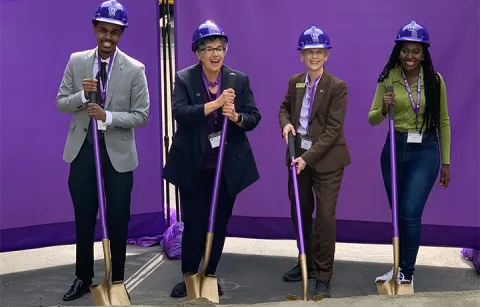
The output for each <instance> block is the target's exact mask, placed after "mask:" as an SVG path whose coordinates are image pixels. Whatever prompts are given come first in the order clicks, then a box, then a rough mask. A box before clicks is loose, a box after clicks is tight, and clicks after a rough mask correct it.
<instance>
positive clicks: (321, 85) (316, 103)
mask: <svg viewBox="0 0 480 307" xmlns="http://www.w3.org/2000/svg"><path fill="white" fill-rule="evenodd" d="M329 84H330V74H329V73H328V72H327V70H326V69H325V68H323V75H322V78H320V81H319V82H318V86H317V89H316V91H315V98H314V99H313V106H312V113H311V115H310V120H309V124H310V123H311V122H312V118H314V116H315V114H316V113H317V111H318V109H319V108H320V105H321V104H322V100H323V98H324V97H325V94H326V93H327V88H328V85H329Z"/></svg>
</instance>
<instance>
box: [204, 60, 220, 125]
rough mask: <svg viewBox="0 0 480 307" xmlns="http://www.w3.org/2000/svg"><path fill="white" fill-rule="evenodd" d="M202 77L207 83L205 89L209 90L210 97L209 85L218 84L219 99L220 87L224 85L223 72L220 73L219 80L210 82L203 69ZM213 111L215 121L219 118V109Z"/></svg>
mask: <svg viewBox="0 0 480 307" xmlns="http://www.w3.org/2000/svg"><path fill="white" fill-rule="evenodd" d="M202 79H203V84H204V85H205V90H206V91H207V93H206V94H207V95H208V96H209V97H210V90H209V89H208V86H212V87H213V86H215V85H217V84H218V89H217V94H216V95H215V99H218V97H220V88H221V86H222V82H221V80H222V72H220V73H219V74H218V77H217V80H215V81H214V82H208V80H207V76H206V75H205V72H204V71H203V69H202ZM212 113H213V116H214V117H215V121H216V120H217V110H215V111H214V112H212Z"/></svg>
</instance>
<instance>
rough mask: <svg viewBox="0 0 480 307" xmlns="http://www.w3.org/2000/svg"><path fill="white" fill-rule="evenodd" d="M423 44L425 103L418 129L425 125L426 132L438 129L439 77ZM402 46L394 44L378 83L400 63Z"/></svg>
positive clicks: (399, 43)
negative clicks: (421, 121) (420, 125)
mask: <svg viewBox="0 0 480 307" xmlns="http://www.w3.org/2000/svg"><path fill="white" fill-rule="evenodd" d="M423 46H424V48H423V54H424V59H423V61H422V62H421V64H420V65H421V66H422V68H423V78H424V79H423V80H424V86H425V100H426V104H425V112H424V113H423V123H422V127H421V128H420V131H423V128H424V127H426V129H425V130H426V131H427V132H435V131H437V129H438V125H439V120H440V78H439V76H438V74H437V73H436V72H435V69H434V68H433V63H432V57H431V55H430V51H429V50H428V48H427V47H426V45H423ZM402 47H403V42H397V43H396V44H395V46H394V47H393V50H392V53H391V54H390V58H389V59H388V62H387V64H386V65H385V67H384V68H383V71H382V73H381V74H380V76H379V77H378V80H377V82H378V83H380V82H382V81H383V80H385V78H387V77H388V74H389V73H390V70H391V69H393V68H395V67H398V66H401V65H402V63H401V62H400V60H399V56H400V50H401V49H402Z"/></svg>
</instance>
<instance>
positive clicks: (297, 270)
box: [283, 264, 315, 281]
mask: <svg viewBox="0 0 480 307" xmlns="http://www.w3.org/2000/svg"><path fill="white" fill-rule="evenodd" d="M307 272H308V279H314V278H315V269H314V268H308V269H307ZM283 280H284V281H301V280H302V268H301V267H300V265H298V264H297V265H295V266H294V267H293V269H291V270H290V271H288V272H286V273H285V274H283Z"/></svg>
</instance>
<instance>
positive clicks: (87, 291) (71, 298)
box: [63, 288, 90, 302]
mask: <svg viewBox="0 0 480 307" xmlns="http://www.w3.org/2000/svg"><path fill="white" fill-rule="evenodd" d="M87 293H90V288H88V289H86V290H85V291H84V292H83V293H82V294H80V295H78V296H73V297H70V298H65V297H64V298H63V300H64V301H65V302H68V301H73V300H76V299H79V298H81V297H82V296H84V295H85V294H87Z"/></svg>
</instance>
